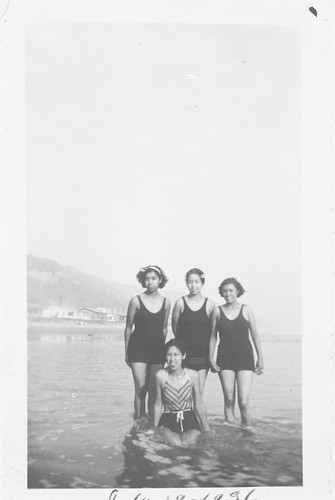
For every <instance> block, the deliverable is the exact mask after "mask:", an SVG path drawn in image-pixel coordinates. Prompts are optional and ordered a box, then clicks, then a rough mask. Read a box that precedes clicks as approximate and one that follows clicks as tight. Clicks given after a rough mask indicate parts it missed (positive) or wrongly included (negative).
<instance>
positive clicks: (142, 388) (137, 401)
mask: <svg viewBox="0 0 335 500" xmlns="http://www.w3.org/2000/svg"><path fill="white" fill-rule="evenodd" d="M130 367H131V371H132V374H133V379H134V386H135V397H134V408H135V415H134V418H135V420H137V419H139V418H142V417H144V415H145V398H146V395H147V392H148V386H147V364H146V363H130Z"/></svg>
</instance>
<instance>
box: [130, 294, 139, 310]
mask: <svg viewBox="0 0 335 500" xmlns="http://www.w3.org/2000/svg"><path fill="white" fill-rule="evenodd" d="M139 305H140V298H139V295H135V296H134V297H132V298H131V299H130V301H129V306H131V307H138V306H139Z"/></svg>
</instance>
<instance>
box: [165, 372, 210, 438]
mask: <svg viewBox="0 0 335 500" xmlns="http://www.w3.org/2000/svg"><path fill="white" fill-rule="evenodd" d="M185 375H186V377H185V378H186V380H185V383H184V384H182V386H181V387H178V388H177V387H175V386H174V385H173V383H172V381H173V377H172V376H170V377H169V373H168V370H166V377H165V383H164V387H163V404H164V412H163V415H162V417H161V419H160V421H159V425H160V426H164V427H167V428H168V429H170V430H171V431H174V432H184V431H186V430H190V429H196V430H200V426H199V422H198V420H197V417H196V415H195V413H194V411H193V388H192V384H191V381H190V377H189V374H188V371H187V369H186V368H185Z"/></svg>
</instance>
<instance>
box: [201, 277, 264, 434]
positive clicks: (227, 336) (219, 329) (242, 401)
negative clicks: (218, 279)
mask: <svg viewBox="0 0 335 500" xmlns="http://www.w3.org/2000/svg"><path fill="white" fill-rule="evenodd" d="M244 292H245V290H244V289H243V287H242V285H241V284H240V283H239V282H238V281H237V280H236V279H235V278H227V279H225V280H224V281H223V282H222V283H221V285H220V286H219V293H220V295H221V296H222V297H223V298H224V300H225V304H224V305H222V306H220V307H216V308H215V310H214V313H213V315H212V331H211V340H210V346H209V351H210V365H211V367H212V368H213V369H214V370H216V371H217V372H219V377H220V381H221V385H222V389H223V393H224V401H225V418H226V421H227V422H230V423H233V422H235V418H234V413H233V408H234V388H235V382H236V383H237V395H238V404H239V408H240V412H241V420H242V425H246V426H249V425H250V424H251V415H250V410H249V397H250V392H251V384H252V380H253V375H254V372H256V373H257V375H260V374H262V373H263V372H264V366H263V356H262V349H261V342H260V339H259V334H258V331H257V327H256V322H255V318H254V315H253V313H252V310H251V308H250V306H248V305H246V304H240V303H239V302H238V301H237V298H238V297H240V296H241V295H242V294H243V293H244ZM249 332H250V334H251V338H252V341H253V343H254V346H255V349H256V353H257V363H256V365H255V361H254V355H253V349H252V345H251V342H250V339H249ZM218 333H219V336H220V344H219V348H218V354H217V360H216V361H215V360H214V353H215V347H216V342H217V334H218Z"/></svg>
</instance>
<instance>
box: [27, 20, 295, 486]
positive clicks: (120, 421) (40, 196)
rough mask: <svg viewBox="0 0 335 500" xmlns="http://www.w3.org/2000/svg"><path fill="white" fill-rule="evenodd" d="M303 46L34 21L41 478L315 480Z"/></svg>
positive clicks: (32, 416)
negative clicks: (305, 454) (306, 469)
mask: <svg viewBox="0 0 335 500" xmlns="http://www.w3.org/2000/svg"><path fill="white" fill-rule="evenodd" d="M274 55H275V57H274ZM299 57H300V39H299V32H298V30H297V29H296V28H295V27H285V26H284V27H270V26H236V25H235V26H232V25H215V24H213V25H211V24H206V25H191V24H181V25H177V24H160V25H152V24H151V25H150V24H135V25H134V24H119V25H116V24H102V25H96V24H85V25H79V24H70V25H62V24H60V25H58V24H57V25H48V24H43V25H42V26H40V25H31V26H28V27H27V30H26V123H27V129H26V134H27V135H26V141H27V252H28V256H27V293H28V297H27V315H28V316H27V317H28V340H27V343H28V356H29V358H28V359H29V361H28V487H29V488H112V487H120V488H121V487H122V488H125V487H130V488H139V487H141V488H145V487H149V488H157V487H166V488H168V487H178V488H179V487H186V488H191V487H215V486H222V487H227V486H229V487H237V486H300V485H302V484H303V474H302V415H301V391H302V379H301V257H300V246H301V224H300V210H301V208H300V207H301V198H300V183H301V180H300V143H299V137H300V129H301V124H300V65H299Z"/></svg>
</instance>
